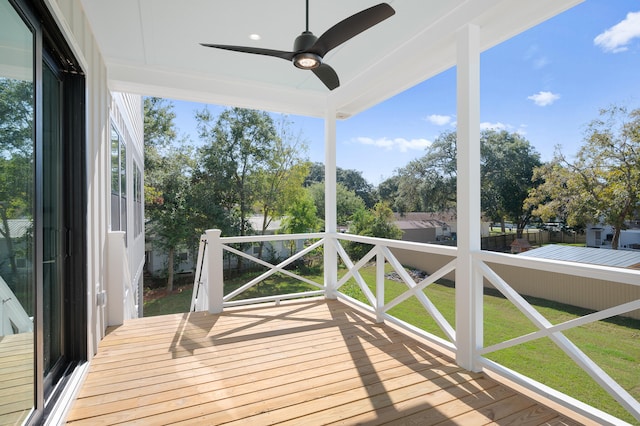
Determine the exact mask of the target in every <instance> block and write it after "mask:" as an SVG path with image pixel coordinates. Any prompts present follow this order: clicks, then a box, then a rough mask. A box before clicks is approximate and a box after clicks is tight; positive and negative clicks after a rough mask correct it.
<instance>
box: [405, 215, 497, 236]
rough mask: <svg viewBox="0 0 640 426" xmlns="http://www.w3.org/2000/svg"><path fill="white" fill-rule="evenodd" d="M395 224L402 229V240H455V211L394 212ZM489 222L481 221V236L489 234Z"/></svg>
mask: <svg viewBox="0 0 640 426" xmlns="http://www.w3.org/2000/svg"><path fill="white" fill-rule="evenodd" d="M394 216H395V219H396V220H395V225H396V226H397V227H398V228H400V229H401V230H402V240H404V241H414V242H418V243H438V242H441V241H449V240H455V239H456V234H457V221H456V216H455V213H452V212H449V213H447V212H443V213H428V212H410V213H394ZM489 225H490V224H489V222H484V221H483V222H482V225H481V230H482V235H481V236H482V237H486V236H488V235H489Z"/></svg>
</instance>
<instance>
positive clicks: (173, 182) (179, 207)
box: [147, 146, 197, 291]
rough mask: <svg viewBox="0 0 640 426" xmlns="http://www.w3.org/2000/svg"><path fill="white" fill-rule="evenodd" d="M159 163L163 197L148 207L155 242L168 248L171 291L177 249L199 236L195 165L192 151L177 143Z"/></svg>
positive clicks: (158, 171)
mask: <svg viewBox="0 0 640 426" xmlns="http://www.w3.org/2000/svg"><path fill="white" fill-rule="evenodd" d="M160 166H161V167H160V168H158V169H157V170H156V171H155V179H156V180H157V181H158V182H160V185H159V186H158V187H157V188H158V189H159V194H160V197H159V198H156V199H155V200H154V201H155V202H153V203H151V204H148V205H147V209H148V214H149V217H150V218H151V221H150V225H149V228H150V230H151V232H152V235H153V236H154V238H155V240H154V243H155V244H156V245H157V246H159V247H161V248H163V249H165V250H166V251H167V290H168V291H172V290H173V277H174V259H175V253H176V249H177V248H178V247H180V246H182V245H188V243H189V242H190V241H192V240H193V239H194V237H196V236H197V233H196V231H195V229H194V226H193V222H192V220H191V206H190V205H189V199H190V195H189V194H190V190H191V174H192V171H193V167H194V161H193V160H192V156H191V150H190V149H188V148H187V147H180V146H176V147H175V148H173V149H171V150H169V152H168V153H167V155H165V156H164V157H163V158H162V160H161V162H160Z"/></svg>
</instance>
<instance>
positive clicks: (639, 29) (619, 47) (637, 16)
mask: <svg viewBox="0 0 640 426" xmlns="http://www.w3.org/2000/svg"><path fill="white" fill-rule="evenodd" d="M639 37H640V12H629V13H627V17H626V18H625V19H623V20H622V21H620V22H618V23H617V24H616V25H614V26H613V27H611V28H609V29H607V30H606V31H605V32H603V33H601V34H598V35H597V36H596V38H594V39H593V44H595V45H596V46H599V47H600V48H601V49H602V50H604V51H605V52H613V53H618V52H624V51H625V50H627V49H628V47H627V45H628V44H629V43H630V42H631V40H633V39H634V38H639Z"/></svg>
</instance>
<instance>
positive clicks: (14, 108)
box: [0, 78, 34, 284]
mask: <svg viewBox="0 0 640 426" xmlns="http://www.w3.org/2000/svg"><path fill="white" fill-rule="evenodd" d="M33 102H34V100H33V82H31V81H23V80H15V79H10V78H0V117H2V120H1V121H0V235H1V236H2V238H3V239H4V242H5V244H6V252H7V258H8V260H9V265H0V270H1V271H2V276H3V277H4V278H5V280H6V281H7V283H8V284H14V282H15V280H16V279H17V274H18V269H17V264H16V248H15V247H14V243H15V236H14V235H12V234H11V227H10V222H9V221H10V220H14V219H21V218H27V219H32V213H31V210H32V209H31V206H32V205H33V191H32V190H31V188H32V186H33V173H34V169H33V167H34V158H33V137H32V135H33ZM7 267H8V270H4V269H5V268H7Z"/></svg>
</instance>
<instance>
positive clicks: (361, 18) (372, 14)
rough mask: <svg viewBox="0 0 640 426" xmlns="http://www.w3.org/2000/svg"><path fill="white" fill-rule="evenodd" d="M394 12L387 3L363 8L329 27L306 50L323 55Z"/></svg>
mask: <svg viewBox="0 0 640 426" xmlns="http://www.w3.org/2000/svg"><path fill="white" fill-rule="evenodd" d="M395 13H396V11H395V10H394V9H393V8H392V7H391V6H389V5H388V4H387V3H380V4H379V5H376V6H372V7H370V8H368V9H364V10H362V11H360V12H358V13H356V14H355V15H351V16H350V17H348V18H347V19H344V20H342V21H340V22H338V23H337V24H335V25H334V26H333V27H331V28H329V29H328V30H327V31H325V33H324V34H322V35H321V36H320V38H318V40H317V41H316V42H315V43H314V45H313V46H311V48H309V49H308V50H307V51H308V52H312V53H315V54H317V55H320V57H323V56H324V55H325V54H326V53H327V52H329V51H330V50H331V49H334V48H336V47H338V46H339V45H341V44H342V43H344V42H345V41H347V40H349V39H351V38H353V37H355V36H357V35H358V34H360V33H361V32H363V31H365V30H367V29H369V28H371V27H373V26H374V25H376V24H378V23H380V22H382V21H384V20H385V19H387V18H389V17H391V16H393V15H394V14H395Z"/></svg>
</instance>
